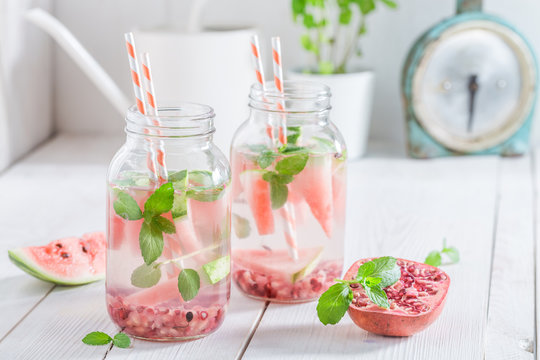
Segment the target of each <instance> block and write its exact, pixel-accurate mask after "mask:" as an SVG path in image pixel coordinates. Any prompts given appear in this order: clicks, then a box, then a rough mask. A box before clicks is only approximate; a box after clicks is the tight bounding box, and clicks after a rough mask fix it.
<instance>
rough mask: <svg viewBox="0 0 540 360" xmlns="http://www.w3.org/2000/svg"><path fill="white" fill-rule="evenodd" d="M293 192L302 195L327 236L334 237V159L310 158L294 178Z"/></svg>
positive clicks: (322, 156)
mask: <svg viewBox="0 0 540 360" xmlns="http://www.w3.org/2000/svg"><path fill="white" fill-rule="evenodd" d="M291 187H292V191H293V192H295V193H297V194H302V197H303V198H304V200H305V201H306V203H307V204H308V205H309V208H310V209H311V213H312V214H313V216H314V217H315V219H317V221H318V222H319V224H320V225H321V227H322V229H323V230H324V232H325V233H326V235H327V236H328V237H329V238H331V237H332V225H333V218H334V206H333V195H332V157H331V156H330V155H329V154H327V155H321V156H310V158H309V160H308V162H307V164H306V166H305V167H304V169H303V170H302V171H301V172H300V173H299V174H297V175H295V177H294V181H293V182H292V183H291Z"/></svg>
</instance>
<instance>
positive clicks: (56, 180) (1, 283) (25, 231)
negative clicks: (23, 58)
mask: <svg viewBox="0 0 540 360" xmlns="http://www.w3.org/2000/svg"><path fill="white" fill-rule="evenodd" d="M118 146H119V138H110V137H104V138H99V139H95V138H93V137H74V136H59V137H57V138H54V139H53V140H52V141H50V142H48V143H47V144H45V145H44V146H42V147H40V148H39V149H37V150H36V151H35V152H34V153H33V154H32V155H30V156H28V157H26V158H25V159H23V160H22V161H20V162H19V163H18V164H17V165H15V166H13V167H12V168H10V169H8V170H7V171H5V172H3V173H2V174H0V189H1V190H0V204H1V206H0V229H2V236H1V238H0V254H2V255H1V256H2V261H0V308H1V309H2V312H3V316H2V321H1V322H0V339H2V338H3V337H4V336H5V335H6V334H7V333H8V332H9V330H10V329H12V328H13V326H15V325H16V324H17V322H18V321H19V320H20V319H21V318H22V317H23V316H24V315H25V314H26V313H27V312H28V311H30V310H31V309H32V308H33V306H34V305H35V304H36V303H37V302H38V301H40V300H41V299H42V298H43V296H45V294H46V293H47V292H48V291H49V290H50V289H51V287H52V285H51V284H48V283H44V282H41V281H39V280H36V279H34V278H32V277H30V276H28V275H26V274H24V273H23V272H22V271H21V270H20V269H18V268H17V267H16V266H15V265H13V264H12V263H11V262H10V261H9V260H8V257H7V250H8V249H11V248H16V247H21V246H29V245H41V244H44V243H47V242H49V241H52V240H53V239H55V238H59V237H66V236H71V235H80V234H82V233H84V232H88V231H94V230H103V229H104V228H105V215H104V208H105V188H104V183H105V174H106V169H107V165H108V162H109V160H110V159H111V157H112V155H113V154H114V151H115V150H116V148H117V147H118Z"/></svg>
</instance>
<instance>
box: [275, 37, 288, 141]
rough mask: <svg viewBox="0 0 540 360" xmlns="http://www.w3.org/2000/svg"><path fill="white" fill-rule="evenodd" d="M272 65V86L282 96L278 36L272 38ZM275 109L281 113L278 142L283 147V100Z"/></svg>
mask: <svg viewBox="0 0 540 360" xmlns="http://www.w3.org/2000/svg"><path fill="white" fill-rule="evenodd" d="M272 63H273V65H274V66H273V68H274V84H275V86H276V89H277V91H278V92H279V93H280V94H281V95H283V92H284V91H283V65H282V62H281V40H280V38H279V36H274V37H273V38H272ZM277 109H278V110H279V111H282V112H283V115H282V116H281V126H280V127H279V141H280V142H281V143H282V144H283V145H285V144H287V132H286V131H287V130H286V129H287V116H286V114H285V104H284V103H283V99H280V100H279V101H278V102H277Z"/></svg>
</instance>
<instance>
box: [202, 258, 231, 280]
mask: <svg viewBox="0 0 540 360" xmlns="http://www.w3.org/2000/svg"><path fill="white" fill-rule="evenodd" d="M202 268H203V270H204V272H205V274H206V275H207V276H208V279H209V280H210V284H212V285H214V284H215V283H217V282H219V281H221V280H222V279H224V278H225V277H226V276H227V275H229V273H230V272H231V258H230V257H229V256H228V255H227V256H222V257H220V258H218V259H216V260H213V261H210V262H209V263H206V264H204V265H203V266H202Z"/></svg>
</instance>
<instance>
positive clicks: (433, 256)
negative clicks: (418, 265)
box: [424, 250, 442, 267]
mask: <svg viewBox="0 0 540 360" xmlns="http://www.w3.org/2000/svg"><path fill="white" fill-rule="evenodd" d="M424 263H425V264H428V265H431V266H435V267H438V266H441V263H442V258H441V253H440V252H438V251H437V250H433V251H432V252H430V253H429V254H428V256H427V257H426V260H424Z"/></svg>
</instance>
